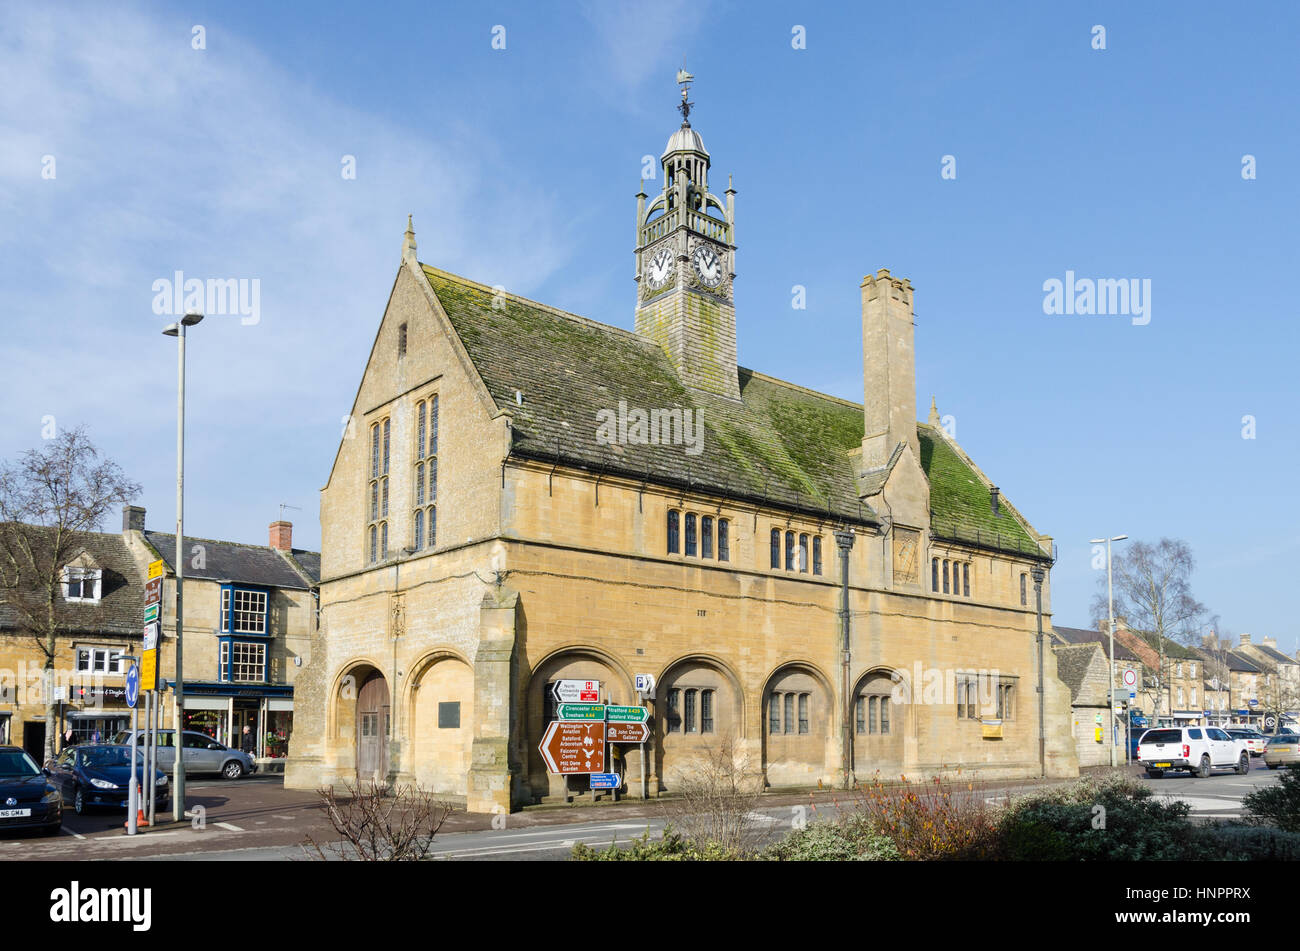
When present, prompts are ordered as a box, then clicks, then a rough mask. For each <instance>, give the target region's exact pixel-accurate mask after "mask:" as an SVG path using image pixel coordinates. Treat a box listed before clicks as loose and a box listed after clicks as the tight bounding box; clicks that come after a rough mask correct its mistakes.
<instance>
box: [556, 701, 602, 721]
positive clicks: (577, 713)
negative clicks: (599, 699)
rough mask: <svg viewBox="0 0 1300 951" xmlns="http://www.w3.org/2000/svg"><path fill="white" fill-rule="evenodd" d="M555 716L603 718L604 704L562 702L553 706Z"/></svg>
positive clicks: (579, 718)
mask: <svg viewBox="0 0 1300 951" xmlns="http://www.w3.org/2000/svg"><path fill="white" fill-rule="evenodd" d="M555 711H556V716H558V717H559V718H560V719H561V720H603V719H605V705H604V704H603V703H562V704H560V705H559V706H558V707H556V708H555Z"/></svg>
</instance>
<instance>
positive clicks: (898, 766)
mask: <svg viewBox="0 0 1300 951" xmlns="http://www.w3.org/2000/svg"><path fill="white" fill-rule="evenodd" d="M907 696H908V692H907V690H906V685H905V684H903V683H902V682H901V680H900V678H899V675H898V674H896V673H895V672H894V671H890V670H885V669H876V670H870V671H867V673H866V674H864V675H863V676H862V678H861V679H859V680H858V683H857V686H856V687H855V688H854V690H853V698H852V699H853V707H852V719H851V721H850V729H851V730H852V732H853V772H854V775H855V776H856V777H857V778H858V779H859V780H862V779H867V778H869V777H871V776H872V775H874V774H875V773H876V772H879V773H880V775H881V777H882V778H890V779H897V778H898V776H899V775H900V774H901V773H902V771H903V735H904V718H905V716H906V714H907V704H906V703H904V702H902V701H903V700H905V699H906V697H907Z"/></svg>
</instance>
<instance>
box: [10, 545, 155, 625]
mask: <svg viewBox="0 0 1300 951" xmlns="http://www.w3.org/2000/svg"><path fill="white" fill-rule="evenodd" d="M22 529H23V530H24V531H26V532H27V533H28V536H29V537H30V538H32V539H33V540H34V541H39V540H40V539H41V538H42V537H43V535H45V534H46V533H47V531H48V530H43V529H40V528H37V527H35V526H30V525H25V526H22ZM5 530H9V526H5ZM82 550H84V551H85V552H86V554H87V555H89V556H90V558H91V559H92V560H93V561H94V562H95V564H96V565H97V566H98V567H99V569H100V570H101V571H102V572H103V575H102V578H101V583H100V600H99V603H98V604H89V603H82V602H76V601H63V600H60V601H59V602H58V603H59V607H58V609H57V610H58V617H59V621H60V624H61V629H62V630H64V631H65V632H67V633H83V634H92V633H98V632H104V633H112V634H135V635H139V634H140V633H141V631H142V628H143V621H142V618H141V611H142V607H143V604H144V576H143V574H142V573H141V572H140V570H139V569H138V567H137V566H136V562H135V559H134V558H133V557H132V556H131V551H130V549H129V548H127V546H126V543H125V542H124V541H123V540H122V536H121V535H117V534H109V533H106V532H81V533H78V534H77V535H76V536H75V538H74V541H73V543H72V544H71V545H70V546H68V547H67V548H66V551H67V553H68V558H67V560H68V561H72V560H75V558H76V557H77V555H78V554H79V553H80V552H81V551H82ZM5 598H6V593H5V592H3V591H0V630H4V631H14V630H16V629H18V628H19V627H20V622H21V617H22V614H21V611H20V610H19V609H16V608H14V607H13V605H11V604H8V603H5Z"/></svg>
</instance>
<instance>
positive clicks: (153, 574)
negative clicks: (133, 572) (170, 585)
mask: <svg viewBox="0 0 1300 951" xmlns="http://www.w3.org/2000/svg"><path fill="white" fill-rule="evenodd" d="M162 576H163V560H162V559H161V558H159V559H158V560H157V561H151V562H149V577H150V578H161V577H162Z"/></svg>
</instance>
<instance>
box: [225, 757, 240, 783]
mask: <svg viewBox="0 0 1300 951" xmlns="http://www.w3.org/2000/svg"><path fill="white" fill-rule="evenodd" d="M221 775H222V776H225V777H226V779H239V778H240V777H242V776H243V775H244V764H243V763H241V762H239V760H234V759H232V760H231V761H230V762H229V763H227V764H226V765H225V766H223V767H221Z"/></svg>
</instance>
